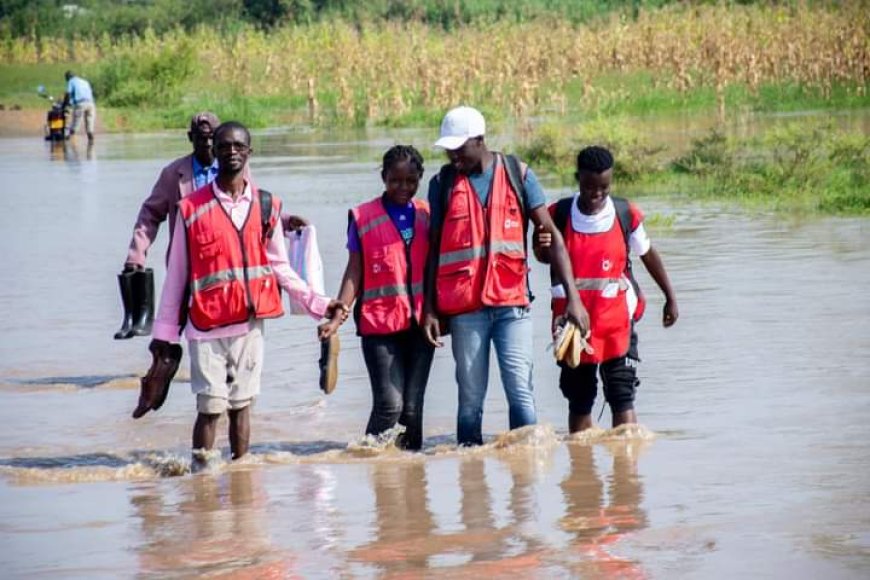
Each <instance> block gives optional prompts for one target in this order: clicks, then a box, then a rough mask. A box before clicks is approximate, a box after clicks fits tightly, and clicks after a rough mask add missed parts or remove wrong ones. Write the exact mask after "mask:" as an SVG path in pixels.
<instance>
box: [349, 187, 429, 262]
mask: <svg viewBox="0 0 870 580" xmlns="http://www.w3.org/2000/svg"><path fill="white" fill-rule="evenodd" d="M381 201H382V202H383V204H384V209H386V210H387V215H389V216H390V219H391V220H392V221H393V224H394V225H395V226H396V229H397V230H399V235H400V236H402V239H403V240H404V241H405V245H406V246H407V245H409V244H410V243H411V241H412V240H413V239H414V218H415V217H416V213H417V212H416V209H415V208H414V202H411V201H409V202H408V204H407V205H396V204H394V203H391V202H390V201H388V200H387V198H386V197H384V196H382V197H381ZM347 249H348V251H351V252H361V251H362V244H361V243H360V239H359V231H358V230H357V227H356V221H354V220H350V223H349V224H348V226H347Z"/></svg>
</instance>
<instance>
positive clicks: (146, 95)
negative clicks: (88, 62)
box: [93, 36, 197, 107]
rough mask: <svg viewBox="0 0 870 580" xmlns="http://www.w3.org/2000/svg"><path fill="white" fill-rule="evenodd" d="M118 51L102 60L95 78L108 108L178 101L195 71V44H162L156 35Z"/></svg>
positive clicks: (160, 104) (99, 94)
mask: <svg viewBox="0 0 870 580" xmlns="http://www.w3.org/2000/svg"><path fill="white" fill-rule="evenodd" d="M150 38H151V40H152V42H151V43H147V38H146V40H145V41H143V42H141V43H136V45H135V48H132V47H131V48H127V49H121V50H118V51H117V52H116V53H115V54H113V55H112V56H110V57H109V58H107V59H106V60H105V61H104V62H103V63H101V64H100V65H99V67H98V69H97V73H96V75H95V78H94V79H93V83H94V91H95V93H96V96H97V97H98V98H100V99H101V103H102V104H104V105H106V106H109V107H143V106H145V107H149V106H150V107H157V106H164V107H165V106H166V105H168V104H172V103H175V102H177V101H178V100H179V98H180V97H181V95H182V92H183V90H184V87H185V83H186V82H187V81H188V78H189V77H190V76H191V75H192V74H193V73H194V71H195V70H196V64H197V56H196V51H195V50H194V47H193V44H192V43H191V42H190V41H188V40H181V41H179V42H176V43H172V44H163V43H160V42H159V41H157V39H156V38H155V37H153V36H152V37H150Z"/></svg>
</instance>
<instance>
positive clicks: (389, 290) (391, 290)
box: [362, 284, 423, 300]
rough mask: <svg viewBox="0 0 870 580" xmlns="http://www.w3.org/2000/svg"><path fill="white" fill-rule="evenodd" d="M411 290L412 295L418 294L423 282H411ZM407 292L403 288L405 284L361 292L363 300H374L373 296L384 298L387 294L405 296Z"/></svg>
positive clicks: (420, 292)
mask: <svg viewBox="0 0 870 580" xmlns="http://www.w3.org/2000/svg"><path fill="white" fill-rule="evenodd" d="M411 292H412V293H413V294H414V296H417V295H418V294H422V292H423V284H412V285H411ZM407 295H408V292H407V290H406V289H405V286H401V285H398V284H397V285H394V286H381V287H380V288H372V289H370V290H366V291H365V292H363V293H362V299H363V300H374V299H375V298H385V297H387V296H407Z"/></svg>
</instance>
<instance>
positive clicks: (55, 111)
mask: <svg viewBox="0 0 870 580" xmlns="http://www.w3.org/2000/svg"><path fill="white" fill-rule="evenodd" d="M36 92H37V93H38V94H39V96H40V97H42V98H44V99H48V101H49V102H50V103H51V108H50V109H49V110H48V112H47V113H46V115H45V140H46V141H63V140H64V139H66V120H67V110H66V108H65V107H64V106H63V101H58V100H57V99H55V98H54V97H53V96H51V95H49V94H48V93H46V92H45V87H44V86H43V85H39V87H37V90H36Z"/></svg>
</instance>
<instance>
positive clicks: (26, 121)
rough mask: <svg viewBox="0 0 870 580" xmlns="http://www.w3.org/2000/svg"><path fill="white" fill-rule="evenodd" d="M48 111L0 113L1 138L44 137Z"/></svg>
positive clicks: (31, 110) (29, 110)
mask: <svg viewBox="0 0 870 580" xmlns="http://www.w3.org/2000/svg"><path fill="white" fill-rule="evenodd" d="M45 115H46V111H40V110H39V109H24V110H20V111H9V110H2V111H0V137H24V136H28V135H42V134H44V131H45Z"/></svg>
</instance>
